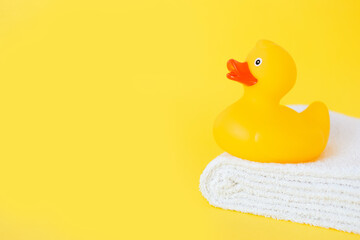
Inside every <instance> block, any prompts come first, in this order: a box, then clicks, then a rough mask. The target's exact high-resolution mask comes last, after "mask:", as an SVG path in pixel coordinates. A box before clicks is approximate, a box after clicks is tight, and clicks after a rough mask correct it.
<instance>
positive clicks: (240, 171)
mask: <svg viewBox="0 0 360 240" xmlns="http://www.w3.org/2000/svg"><path fill="white" fill-rule="evenodd" d="M292 108H294V109H295V110H297V111H302V110H304V109H305V106H292ZM330 121H331V128H330V137H329V142H328V145H327V147H326V149H325V151H324V153H323V154H322V155H321V156H320V158H319V160H318V161H316V162H310V163H299V164H278V163H258V162H252V161H247V160H243V159H240V158H237V157H234V156H231V155H230V154H228V153H223V154H221V155H220V156H218V157H217V158H215V159H214V160H213V161H212V162H210V163H209V164H208V166H207V167H206V169H205V170H204V172H203V173H202V175H201V177H200V191H201V192H202V194H203V196H204V197H205V198H206V199H207V200H208V201H209V203H210V204H211V205H213V206H216V207H220V208H224V209H231V210H236V211H240V212H245V213H252V214H256V215H263V216H267V217H272V218H275V219H283V220H290V221H294V222H298V223H306V224H311V225H315V226H321V227H326V228H334V229H338V230H342V231H346V232H354V233H360V119H357V118H353V117H348V116H345V115H342V114H339V113H335V112H330Z"/></svg>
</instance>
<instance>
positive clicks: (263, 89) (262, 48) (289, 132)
mask: <svg viewBox="0 0 360 240" xmlns="http://www.w3.org/2000/svg"><path fill="white" fill-rule="evenodd" d="M227 67H228V70H229V71H230V72H229V73H228V74H227V77H228V78H229V79H231V80H235V81H237V82H240V83H243V84H244V94H243V96H242V97H241V99H240V100H238V101H237V102H235V103H234V104H232V105H231V106H230V107H228V108H227V109H226V110H225V111H224V112H222V113H221V114H220V115H219V116H218V117H217V119H216V121H215V125H214V136H215V140H216V142H217V143H218V145H219V146H220V147H221V148H222V149H224V150H225V151H226V152H228V153H230V154H232V155H234V156H236V157H239V158H242V159H246V160H250V161H256V162H275V163H299V162H309V161H314V160H316V157H318V156H319V155H320V154H321V153H322V152H323V151H324V149H325V147H326V144H327V141H328V138H329V131H330V118H329V111H328V109H327V107H326V105H325V104H323V103H322V102H314V103H312V104H311V105H310V106H309V107H308V108H307V109H306V110H304V111H303V112H301V113H298V112H296V111H295V110H293V109H291V108H288V107H286V106H282V105H280V99H281V98H282V97H283V96H284V95H285V94H286V93H287V92H288V91H289V90H290V89H291V88H292V87H293V86H294V84H295V81H296V66H295V62H294V60H293V59H292V57H291V56H290V55H289V53H287V52H286V51H285V50H284V49H283V48H281V47H280V46H278V45H276V44H275V43H273V42H270V41H268V40H260V41H259V42H258V43H257V44H256V46H255V48H254V49H253V50H252V51H251V52H250V53H249V55H248V56H247V58H246V62H243V63H241V62H238V61H236V60H233V59H231V60H229V61H228V63H227Z"/></svg>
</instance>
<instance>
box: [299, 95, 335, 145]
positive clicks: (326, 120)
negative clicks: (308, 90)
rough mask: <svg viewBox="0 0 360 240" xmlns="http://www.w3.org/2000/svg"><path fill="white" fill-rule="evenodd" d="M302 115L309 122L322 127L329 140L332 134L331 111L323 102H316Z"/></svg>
mask: <svg viewBox="0 0 360 240" xmlns="http://www.w3.org/2000/svg"><path fill="white" fill-rule="evenodd" d="M301 115H302V116H303V117H304V118H305V119H307V120H308V121H310V122H312V123H313V124H315V126H316V127H320V129H322V132H323V133H324V135H325V136H324V137H325V139H326V140H327V139H328V138H329V133H330V116H329V110H328V108H327V107H326V105H325V104H324V103H322V102H319V101H316V102H313V103H312V104H310V105H309V107H308V108H307V109H305V110H304V111H303V112H301Z"/></svg>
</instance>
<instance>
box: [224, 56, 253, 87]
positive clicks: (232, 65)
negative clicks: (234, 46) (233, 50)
mask: <svg viewBox="0 0 360 240" xmlns="http://www.w3.org/2000/svg"><path fill="white" fill-rule="evenodd" d="M227 68H228V70H229V71H230V72H229V73H228V74H226V76H227V78H228V79H231V80H234V81H237V82H240V83H243V84H245V85H246V86H252V85H254V84H255V83H257V79H256V78H255V77H254V76H253V75H252V74H251V72H250V69H249V65H248V63H247V62H243V63H242V62H238V61H236V60H234V59H230V60H229V61H228V62H227Z"/></svg>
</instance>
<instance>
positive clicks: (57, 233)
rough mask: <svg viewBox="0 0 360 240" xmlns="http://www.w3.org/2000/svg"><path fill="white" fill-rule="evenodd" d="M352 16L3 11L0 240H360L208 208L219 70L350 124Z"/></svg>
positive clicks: (72, 6)
mask: <svg viewBox="0 0 360 240" xmlns="http://www.w3.org/2000/svg"><path fill="white" fill-rule="evenodd" d="M359 12H360V2H359V1H357V0H344V1H338V0H328V1H314V0H302V1H288V0H281V1H280V0H272V1H263V0H257V1H244V0H222V1H205V0H184V1H165V0H151V1H145V0H136V1H130V0H128V1H124V0H120V1H115V0H114V1H108V0H104V1H90V0H78V1H73V0H53V1H51V0H1V1H0V116H1V117H0V183H1V184H0V239H6V240H7V239H11V240H12V239H36V240H41V239H207V240H211V239H328V240H331V239H360V235H355V234H349V233H343V232H340V231H335V230H327V229H323V228H318V227H311V226H307V225H302V224H297V223H291V222H286V221H277V220H273V219H269V218H264V217H259V216H254V215H250V214H242V213H238V212H233V211H225V210H222V209H217V208H214V207H211V206H210V205H209V204H208V203H207V201H206V200H205V199H204V198H203V197H202V196H201V194H200V192H199V191H198V181H199V176H200V174H201V172H202V170H203V169H204V168H205V166H206V164H207V163H208V162H209V161H211V160H212V159H213V158H214V157H216V156H217V155H218V154H220V153H221V152H222V151H221V149H220V148H219V147H217V146H216V144H215V142H214V140H213V137H212V123H213V121H214V119H215V117H216V115H217V114H218V113H219V112H220V111H221V110H223V109H224V108H225V107H226V106H227V105H229V104H231V103H232V102H234V101H235V100H236V99H238V98H239V97H240V96H241V94H242V87H241V86H240V84H237V83H234V82H232V81H229V80H227V79H226V77H225V74H226V72H227V70H226V61H227V60H228V59H229V58H235V59H237V60H240V61H241V60H243V59H244V58H245V57H246V54H247V53H248V51H249V50H250V49H251V48H252V47H253V46H254V44H255V43H256V41H257V40H258V39H263V38H264V39H269V40H272V41H274V42H276V43H278V44H279V45H281V46H283V47H284V48H285V49H287V50H288V51H289V52H290V53H291V54H292V56H293V57H294V59H295V61H296V63H297V67H298V81H297V84H296V85H295V88H294V89H293V90H292V91H291V93H289V94H288V95H287V96H286V97H285V98H284V100H283V103H284V104H293V103H310V102H312V101H314V100H322V101H324V102H326V103H327V105H328V106H329V108H330V109H331V110H336V111H340V112H343V113H346V114H348V115H352V116H357V117H360V107H359V104H360V96H359V90H360V71H359V63H360V61H359V56H360V47H359V42H360V33H359V31H360V14H359Z"/></svg>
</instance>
